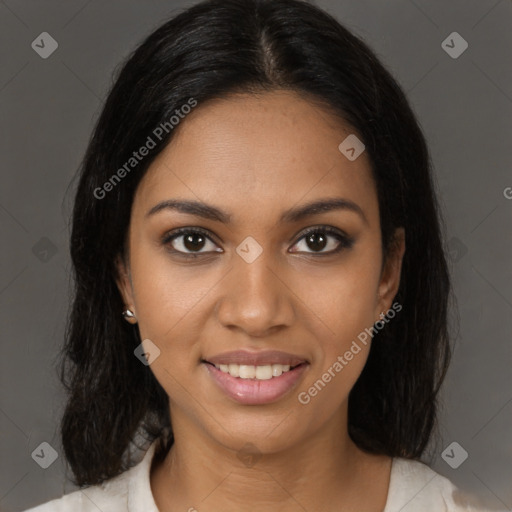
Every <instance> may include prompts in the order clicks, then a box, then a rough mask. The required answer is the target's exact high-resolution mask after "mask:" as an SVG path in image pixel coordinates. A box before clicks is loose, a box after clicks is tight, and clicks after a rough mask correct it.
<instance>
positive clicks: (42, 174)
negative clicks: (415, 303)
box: [0, 0, 512, 511]
mask: <svg viewBox="0 0 512 512" xmlns="http://www.w3.org/2000/svg"><path fill="white" fill-rule="evenodd" d="M192 3H194V2H178V1H163V0H149V1H148V0H146V1H142V0H139V1H135V0H132V1H127V0H123V1H115V2H114V1H110V2H100V1H98V0H89V1H87V0H80V1H75V0H73V1H70V0H67V1H56V0H48V1H40V0H39V1H36V0H23V1H21V0H18V1H16V0H4V1H0V34H1V36H0V37H1V44H0V56H1V61H0V62H1V66H0V108H1V122H0V126H1V130H2V132H1V137H0V147H1V155H2V158H1V177H0V230H1V233H0V234H1V244H2V245H1V246H2V250H1V252H0V325H1V343H2V345H1V357H0V369H1V373H0V383H1V390H0V435H1V437H0V510H2V511H9V510H12V511H20V510H23V509H25V508H28V507H29V506H34V505H36V504H38V503H42V502H44V501H48V500H49V499H52V498H56V497H59V496H60V495H61V494H63V493H67V492H70V491H71V490H73V489H74V488H73V486H72V485H71V484H70V483H69V482H68V483H66V481H65V466H64V463H63V457H62V455H61V453H62V450H61V445H60V441H59V437H58V432H57V425H58V419H59V417H60V414H61V413H62V409H63V392H62V390H61V389H60V387H59V383H58V380H57V377H56V373H55V357H56V354H57V350H58V347H59V346H60V344H61V342H62V339H63V334H64V321H65V315H66V312H67V307H68V304H69V286H68V285H69V255H68V232H67V219H68V215H69V211H70V201H69V199H68V200H67V201H64V198H65V197H66V192H68V195H67V197H68V198H69V197H70V191H72V189H69V190H68V187H69V185H70V182H71V178H72V177H73V175H74V173H75V171H76V169H77V167H78V165H79V162H80V159H81V157H82V155H83V152H84V150H85V147H86V143H87V140H88V137H89V135H90V132H91V130H92V128H93V123H94V121H95V119H96V118H97V115H98V113H99V111H100V109H101V105H102V101H103V99H104V97H105V93H106V90H107V87H108V86H109V85H110V83H111V81H112V71H113V69H114V68H115V66H116V65H117V64H118V63H119V62H120V61H121V59H122V58H123V57H124V56H125V55H127V53H128V52H129V51H130V50H132V49H133V48H134V47H135V46H136V44H137V43H138V42H140V40H141V38H143V37H144V36H146V35H147V34H148V33H150V32H151V31H152V30H153V29H154V28H156V27H157V26H158V25H160V24H161V23H162V22H163V21H164V20H165V19H167V18H168V17H169V16H171V15H172V14H173V13H175V12H176V11H177V10H179V9H180V8H181V7H183V6H187V5H191V4H192ZM317 5H319V6H320V7H323V8H325V9H326V10H328V11H329V12H331V13H332V14H334V15H335V16H336V17H337V18H338V19H339V20H340V21H341V22H342V23H344V24H345V25H346V26H347V27H348V28H349V29H351V30H352V31H354V32H355V33H356V34H358V35H360V36H362V37H363V39H365V40H366V42H367V43H368V44H369V45H370V46H371V47H372V48H373V49H374V50H375V52H376V53H377V55H378V56H379V57H380V58H381V59H382V61H383V63H384V64H385V65H386V66H387V67H388V68H389V69H390V71H391V72H392V73H393V74H394V76H395V77H396V78H397V79H398V80H399V82H400V83H401V85H402V86H403V88H404V89H405V90H406V91H407V93H408V96H409V98H410V101H411V104H412V106H413V108H414V110H415V112H416V113H417V115H418V118H419V120H420V123H421V125H422V127H423V129H424V131H425V134H426V136H427V139H428V142H429V143H430V148H431V153H432V158H433V162H434V165H435V170H436V173H437V180H438V183H439V191H440V198H441V202H442V205H443V207H444V211H445V216H446V221H447V231H448V233H447V234H448V239H449V241H450V242H449V247H450V259H451V267H452V272H453V278H454V283H455V292H456V296H457V298H458V313H457V311H456V310H455V309H454V310H453V311H452V317H453V318H455V317H456V316H457V314H459V315H460V332H459V335H458V337H457V341H456V351H455V356H454V360H453V363H452V366H451V369H450V372H449V375H448V378H447V381H446V384H445V387H444V394H443V398H444V400H443V402H444V407H443V410H442V416H441V421H442V423H441V426H442V434H443V440H442V443H441V446H440V447H439V449H438V450H437V452H436V453H437V455H436V457H435V458H434V459H433V460H430V461H429V462H430V463H431V464H432V467H433V468H434V469H435V470H436V471H438V472H439V473H441V474H443V475H446V476H447V477H449V478H450V479H451V480H452V481H453V482H454V483H456V484H457V485H459V486H460V487H463V488H464V489H471V490H473V491H474V492H476V493H477V494H478V495H480V496H481V497H482V498H483V499H485V500H486V501H487V502H488V503H489V505H490V506H493V507H497V508H498V507H500V508H503V507H505V508H506V509H507V510H511V509H512V485H511V484H512V464H511V462H512V440H511V435H510V432H511V431H512V425H511V423H512V385H511V383H512V372H511V366H512V365H511V363H512V358H511V348H510V347H511V343H510V338H511V333H512V320H511V319H512V292H511V290H512V270H511V267H512V257H511V256H512V243H511V242H512V240H511V238H512V237H511V236H510V234H511V229H510V228H511V223H510V220H511V211H512V200H510V199H508V198H507V197H506V195H508V197H512V192H511V193H510V194H507V190H510V189H507V187H512V173H511V169H512V167H511V161H512V155H511V152H510V140H511V127H512V116H511V113H512V68H511V62H512V58H511V57H512V51H511V50H512V44H511V43H512V31H511V26H512V1H511V0H498V1H496V0H488V1H484V0H465V1H464V0H457V1H451V2H446V1H441V0H436V1H429V2H427V1H426V0H424V1H420V0H414V1H413V0H392V1H390V0H388V1H386V2H383V1H381V0H359V1H355V0H350V1H348V0H345V1H338V2H333V1H327V0H322V1H318V2H317ZM45 31H46V32H49V33H50V34H51V35H52V36H53V37H54V38H55V39H56V40H57V42H58V44H59V47H58V49H57V51H56V52H55V53H54V54H52V55H51V56H50V57H49V58H48V59H46V60H44V59H42V58H41V57H40V56H39V55H38V54H37V53H36V52H35V51H34V50H33V49H32V48H31V43H32V41H33V40H34V39H36V37H37V36H38V35H39V34H40V33H41V32H45ZM454 31H456V32H458V33H459V34H460V35H461V36H462V37H463V38H464V39H465V40H466V41H467V42H468V44H469V47H468V49H467V50H466V51H465V52H464V53H463V54H462V55H460V57H458V58H457V59H453V58H451V57H450V56H449V55H448V54H447V53H446V52H445V50H444V49H443V48H442V46H441V43H442V42H443V41H444V40H445V39H446V38H447V36H448V35H449V34H451V33H452V32H454ZM55 251H56V252H55ZM44 441H46V442H48V443H50V444H51V446H53V447H54V448H55V450H56V451H57V453H58V454H59V457H58V459H57V460H56V461H55V463H54V464H52V465H51V466H50V467H49V468H47V469H42V468H41V467H39V465H38V464H36V463H35V461H34V460H33V459H32V457H31V454H32V452H33V451H34V450H35V449H36V448H37V447H38V446H39V445H40V444H41V443H42V442H44ZM453 441H456V442H458V443H459V444H460V445H461V446H462V447H463V448H464V449H465V450H466V451H467V452H468V454H469V457H468V459H467V460H466V461H465V462H464V463H463V464H462V465H461V466H460V467H459V468H458V469H452V468H451V467H450V466H449V465H448V464H447V463H446V462H445V461H444V460H443V458H442V457H441V453H442V451H443V449H444V448H446V447H447V446H448V445H449V444H450V443H452V442H453ZM458 453H459V452H457V453H456V456H457V457H458V456H459V455H458Z"/></svg>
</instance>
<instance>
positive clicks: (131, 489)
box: [25, 441, 158, 512]
mask: <svg viewBox="0 0 512 512" xmlns="http://www.w3.org/2000/svg"><path fill="white" fill-rule="evenodd" d="M155 447H156V441H155V442H154V443H152V444H151V446H150V447H149V449H148V450H147V452H146V454H145V455H144V457H143V459H142V460H141V461H140V462H139V463H138V464H136V465H135V466H133V467H132V468H131V469H129V470H127V471H125V472H124V473H121V474H120V475H118V476H116V477H114V478H111V479H110V480H107V481H105V482H103V483H102V484H100V485H94V486H91V487H85V488H83V489H79V490H77V491H74V492H71V493H69V494H66V495H64V496H62V497H61V498H57V499H54V500H51V501H48V502H46V503H43V504H42V505H38V506H37V507H34V508H30V509H27V510H25V512H69V511H71V510H72V511H73V512H98V510H105V511H106V510H108V511H109V512H131V511H138V510H144V511H145V512H158V509H157V508H156V505H155V503H154V501H153V496H152V494H151V486H150V481H149V474H150V467H151V462H152V460H153V455H154V451H155Z"/></svg>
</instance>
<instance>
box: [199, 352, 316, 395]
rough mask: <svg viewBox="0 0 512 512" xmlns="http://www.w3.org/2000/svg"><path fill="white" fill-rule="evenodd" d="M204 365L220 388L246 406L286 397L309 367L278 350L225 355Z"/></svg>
mask: <svg viewBox="0 0 512 512" xmlns="http://www.w3.org/2000/svg"><path fill="white" fill-rule="evenodd" d="M202 363H203V367H204V368H205V370H207V374H208V375H209V377H210V378H211V379H212V380H213V382H214V383H215V384H216V385H217V386H218V388H219V389H220V390H222V391H223V392H224V393H225V394H226V395H227V396H228V397H229V398H231V399H232V400H234V401H235V402H238V403H239V404H244V405H263V404H269V403H272V402H276V401H278V400H280V399H282V398H284V397H285V396H287V395H288V394H289V393H290V392H291V391H292V390H293V389H294V388H295V387H296V386H297V385H298V384H299V381H300V380H301V379H302V377H303V375H304V373H305V372H306V371H307V369H308V366H309V362H308V361H307V359H306V358H304V357H302V356H299V355H296V354H289V353H286V352H281V351H275V350H268V351H262V352H248V351H245V350H237V351H233V352H225V353H223V354H218V355H215V356H212V357H208V359H204V360H202ZM270 369H272V372H271V373H269V370H270ZM238 373H239V374H238ZM242 374H244V375H242ZM253 374H254V375H253Z"/></svg>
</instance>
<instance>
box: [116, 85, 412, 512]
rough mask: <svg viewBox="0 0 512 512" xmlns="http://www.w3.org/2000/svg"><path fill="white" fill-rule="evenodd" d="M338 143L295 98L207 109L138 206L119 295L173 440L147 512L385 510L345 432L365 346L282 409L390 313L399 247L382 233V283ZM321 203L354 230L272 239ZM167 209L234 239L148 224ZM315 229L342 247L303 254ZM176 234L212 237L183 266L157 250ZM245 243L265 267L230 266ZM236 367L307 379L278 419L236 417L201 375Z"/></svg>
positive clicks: (366, 458)
mask: <svg viewBox="0 0 512 512" xmlns="http://www.w3.org/2000/svg"><path fill="white" fill-rule="evenodd" d="M350 133H353V130H351V128H350V126H348V125H346V124H344V123H342V121H341V120H339V119H337V118H335V117H333V116H332V115H331V114H330V113H329V112H328V111H327V110H324V109H322V108H320V107H319V106H318V105H317V104H315V103H314V102H312V101H311V100H308V99H306V98H304V97H301V96H299V95H297V94H296V93H293V92H288V91H286V92H285V91H278V92H277V91H276V92H266V93H262V94H260V95H235V96H230V97H229V98H226V99H222V100H214V101H210V102H208V103H205V104H202V105H199V106H198V107H197V108H196V109H194V110H193V111H192V113H190V114H189V115H188V116H187V117H186V119H185V120H184V121H182V122H181V124H180V125H179V127H178V128H177V132H176V133H175V134H174V138H173V140H172V142H171V143H170V144H169V145H168V146H167V148H166V149H165V150H164V151H163V152H162V153H161V154H160V155H159V156H158V157H157V159H155V161H154V162H153V163H152V164H151V166H150V168H149V170H148V171H147V173H146V175H145V176H144V177H143V179H142V181H141V183H140V185H139V187H138V189H137V192H136V195H135V198H134V203H133V207H132V213H131V219H130V227H129V244H128V250H129V255H128V260H127V261H128V262H127V263H126V264H124V263H123V262H122V261H119V263H118V269H119V277H118V285H119V289H120V291H121V293H122V295H123V298H124V301H125V304H126V306H127V307H129V308H130V309H131V310H132V311H133V312H134V313H135V316H136V319H137V320H136V321H137V322H138V327H139V329H140V334H141V339H150V340H152V342H153V343H155V344H156V345H157V346H158V347H159V349H160V351H161V352H160V356H159V357H158V358H157V359H155V361H154V362H153V363H152V364H151V365H150V369H151V371H152V372H153V373H154V375H155V377H156V378H157V379H158V381H159V382H160V384H161V385H162V387H163V388H164V389H165V391H166V392H167V394H168V396H169V399H170V411H171V418H172V427H173V431H174V435H175V443H174V445H173V447H172V449H171V450H170V451H169V454H168V455H167V457H166V458H165V460H164V461H163V462H162V463H161V464H160V465H158V466H157V465H153V467H152V470H151V475H150V481H151V489H152V492H153V495H154V498H155V502H156V504H157V506H158V508H159V510H160V511H161V512H167V511H169V512H170V511H176V510H183V511H186V510H194V509H196V510H199V511H201V512H202V511H219V510H222V511H225V512H231V511H233V512H234V511H236V512H240V511H249V510H266V511H276V512H277V511H280V512H283V511H284V512H288V511H290V512H291V511H304V510H307V511H311V512H312V511H316V510H322V511H330V510H332V511H334V510H336V511H339V510H343V511H345V512H350V511H356V510H357V511H360V510H365V511H367V512H372V511H375V512H377V511H379V512H381V511H382V510H383V508H384V506H385V503H386V498H387V492H388V486H389V476H390V469H391V458H389V457H386V456H376V455H370V454H367V453H365V452H363V451H361V450H360V449H359V448H358V447H357V446H356V445H355V444H354V443H353V442H352V440H351V439H350V437H349V435H348V431H347V405H348V394H349V392H350V390H351V388H352V387H353V385H354V383H355V382H356V380H357V378H358V377H359V375H360V373H361V371H362V369H363V367H364V364H365V362H366V359H367V355H368V352H369V347H370V343H368V345H367V346H366V347H365V346H362V350H361V352H359V353H358V354H357V355H355V356H354V358H353V359H352V360H351V361H350V362H349V364H347V366H345V367H344V368H343V371H342V372H340V373H339V374H337V375H336V377H335V378H333V379H332V380H331V382H329V383H328V384H327V385H326V386H325V387H324V388H323V389H322V390H321V392H319V393H318V394H317V395H316V396H315V397H313V398H312V399H311V401H310V402H309V403H308V404H307V405H304V404H301V403H300V402H299V401H298V399H297V396H298V394H299V392H301V391H307V390H308V388H310V387H311V386H312V385H313V383H314V382H315V381H317V380H318V379H319V378H321V376H322V374H323V373H324V372H325V371H326V370H327V369H328V368H329V367H331V366H332V365H333V363H334V362H335V361H336V360H337V357H338V356H339V355H343V354H344V353H345V352H346V351H347V350H348V349H349V348H350V346H351V343H352V341H353V340H355V339H357V336H358V334H359V333H361V332H362V331H363V330H364V329H365V328H370V327H371V326H372V325H373V324H374V323H375V322H376V321H377V320H379V318H380V316H379V315H380V313H381V312H384V313H385V312H386V311H387V310H388V309H389V308H390V307H391V305H392V303H393V299H394V297H395V295H396V293H397V291H398V287H399V279H400V269H401V264H402V258H403V254H404V251H405V235H404V232H403V229H402V228H400V229H398V230H397V232H396V235H397V237H396V239H397V244H396V250H395V251H394V252H392V253H391V255H390V257H389V259H388V260H387V264H386V265H383V254H382V251H381V236H380V219H379V207H378V201H377V194H376V188H375V184H374V182H373V180H372V177H371V171H370V161H369V159H368V157H367V155H366V153H364V152H363V153H362V154H361V155H360V156H359V157H358V158H357V159H356V160H354V161H349V160H348V159H347V158H346V157H345V156H344V155H343V154H342V153H341V152H340V151H339V149H338V145H339V144H340V143H341V142H342V141H343V140H344V139H345V138H346V137H347V136H348V135H349V134H350ZM332 197H342V198H345V199H348V200H350V201H353V202H355V203H357V205H359V207H360V208H361V210H362V211H363V213H364V218H365V219H363V217H362V216H360V215H358V214H357V213H355V212H353V211H350V210H333V211H329V212H323V213H317V214H314V215H311V216H309V217H307V218H305V219H302V220H300V221H297V222H293V223H282V222H280V221H279V217H280V215H281V213H282V212H283V211H285V210H287V209H289V208H292V207H296V206H300V205H303V204H305V203H308V202H310V201H313V200H317V199H323V198H332ZM176 198H179V199H192V200H198V201H203V202H205V203H209V204H213V205H215V206H216V207H218V208H219V209H222V210H224V211H226V212H227V213H229V214H231V215H232V221H231V223H230V224H223V223H222V222H218V221H214V220H206V219H203V218H200V217H196V216H193V215H190V214H185V213H180V212H177V211H173V210H170V209H167V210H163V211H161V212H159V213H156V214H154V215H152V216H149V217H147V216H146V213H147V212H148V211H149V210H150V209H151V208H152V207H153V206H155V205H156V204H158V203H159V202H161V201H164V200H168V199H176ZM316 226H332V227H334V228H337V229H339V230H341V231H342V232H344V233H346V234H347V235H349V236H350V237H353V239H354V244H353V246H352V247H351V248H344V249H342V250H341V252H339V253H337V254H331V255H325V256H322V255H318V252H315V250H316V251H320V253H322V252H323V253H327V252H329V251H331V250H333V249H335V248H336V247H337V246H338V245H339V242H338V240H337V239H336V238H335V237H333V236H332V235H330V234H326V235H324V236H328V242H327V245H326V246H325V247H324V248H323V249H321V248H317V247H315V245H314V244H311V243H310V244H308V243H307V238H306V237H303V236H302V232H303V231H304V229H305V228H310V227H316ZM179 227H190V228H194V227H201V228H203V229H205V230H208V232H209V233H211V237H210V238H211V240H208V239H205V241H204V243H203V245H202V246H201V245H199V247H198V248H197V249H196V253H197V252H199V253H201V256H199V257H197V258H196V259H186V258H185V257H180V256H179V255H173V254H172V252H170V250H169V247H172V248H174V249H175V250H180V251H182V252H185V253H191V252H193V250H194V249H193V247H192V248H191V246H190V245H188V246H186V245H184V241H185V237H184V236H181V237H178V238H177V239H175V240H174V241H173V242H169V243H168V244H167V246H165V244H164V243H163V242H162V238H163V237H164V235H165V234H166V233H168V232H170V231H171V230H174V229H176V228H179ZM247 236H251V237H253V238H254V239H255V240H256V241H257V242H258V243H259V244H260V246H261V248H262V250H263V252H262V253H261V255H260V256H259V257H258V258H257V259H256V260H255V261H253V262H252V263H247V262H246V261H245V260H244V259H242V258H241V257H240V256H239V255H238V254H237V252H236V248H237V247H238V246H239V245H240V244H241V242H242V241H243V240H244V239H245V238H246V237H247ZM216 250H221V252H215V251H216ZM293 251H295V252H293ZM391 321H392V320H391ZM237 349H247V350H251V351H257V350H266V349H269V350H272V349H275V350H283V351H286V352H291V353H294V354H298V355H301V356H303V357H305V358H306V359H307V360H308V361H309V362H310V364H309V366H308V367H307V370H306V372H305V373H304V374H303V376H302V378H301V380H300V382H299V383H298V386H297V387H296V388H294V389H293V390H292V391H291V392H290V393H288V394H287V395H285V396H284V397H283V398H281V399H280V400H278V401H277V402H275V403H271V404H265V405H241V404H239V403H236V402H235V401H233V400H231V399H230V398H228V397H227V396H226V395H225V394H224V393H223V392H222V391H221V390H220V389H219V388H218V387H217V386H216V384H215V383H214V382H213V380H212V379H211V377H210V376H209V375H208V372H207V371H205V367H204V365H202V364H201V359H207V358H208V356H210V357H211V356H213V355H215V354H220V353H222V352H226V351H230V350H237ZM248 442H250V443H252V445H254V446H255V447H256V448H255V450H257V454H258V455H257V457H256V458H255V459H254V460H253V463H252V464H250V465H247V464H244V463H243V461H242V460H241V458H240V457H239V456H237V455H240V453H241V450H242V452H243V451H244V450H243V447H244V445H246V443H248ZM341 506H342V507H343V508H342V509H341V508H340V507H341Z"/></svg>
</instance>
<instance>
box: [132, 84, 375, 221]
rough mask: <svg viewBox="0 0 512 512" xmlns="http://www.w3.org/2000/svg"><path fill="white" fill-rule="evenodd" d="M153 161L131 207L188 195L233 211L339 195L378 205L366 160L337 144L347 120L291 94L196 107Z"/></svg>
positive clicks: (348, 131)
mask: <svg viewBox="0 0 512 512" xmlns="http://www.w3.org/2000/svg"><path fill="white" fill-rule="evenodd" d="M178 128H179V129H178V130H177V131H176V132H175V134H174V138H173V139H172V140H171V142H170V143H169V144H168V146H167V147H166V148H165V149H164V150H163V151H162V152H161V153H160V154H159V155H158V157H157V158H156V159H155V161H154V162H152V164H151V166H150V167H149V169H148V171H147V173H146V175H145V176H144V178H143V179H142V180H141V183H140V184H139V187H138V190H137V194H136V198H135V204H134V209H135V210H141V212H140V213H141V214H144V213H145V212H142V209H143V208H144V209H145V210H147V209H148V208H150V207H151V206H152V205H154V204H155V203H158V202H159V201H164V200H168V199H170V198H187V199H193V200H200V201H205V202H208V203H213V204H216V205H218V206H220V207H222V208H223V209H224V210H227V211H229V212H233V213H234V216H235V217H237V216H243V214H244V212H245V213H246V214H251V213H252V215H253V216H254V213H255V212H256V211H260V209H263V210H262V211H265V212H274V211H275V212H278V211H281V210H282V209H286V207H287V206H291V205H293V204H296V203H297V202H307V201H309V200H312V199H315V198H317V197H327V196H337V197H344V198H347V199H350V200H353V201H356V202H357V203H358V204H359V205H360V206H361V207H362V208H363V209H365V210H366V212H367V214H368V216H370V217H371V216H372V214H375V212H376V211H377V209H378V207H377V204H376V201H377V198H376V193H375V186H374V183H373V179H372V177H371V168H370V162H369V158H368V157H367V155H366V153H365V152H363V153H362V154H361V155H360V156H359V157H358V158H357V159H356V160H353V161H350V160H349V159H348V158H347V157H346V156H345V155H344V154H342V153H341V152H340V150H339V148H338V146H339V145H340V143H342V142H343V141H344V140H345V139H346V137H348V136H349V135H351V134H354V131H353V130H352V129H351V127H350V126H349V125H347V124H346V123H343V121H342V120H341V119H339V118H338V117H335V116H334V115H332V114H331V113H329V111H328V109H326V108H325V107H323V108H322V107H320V106H319V105H318V104H315V103H314V102H312V101H308V100H307V99H304V98H303V97H301V96H299V95H298V94H296V93H293V92H287V91H286V92H285V91H279V92H270V93H264V94H260V95H252V94H251V95H249V94H243V95H242V94H240V95H233V96H230V97H228V98H224V99H216V100H212V101H209V102H207V103H205V104H203V105H201V104H200V105H198V106H197V107H196V108H195V109H194V110H193V111H192V112H191V113H190V114H189V115H188V116H186V117H185V118H184V119H183V120H182V121H181V123H180V125H179V127H178Z"/></svg>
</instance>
